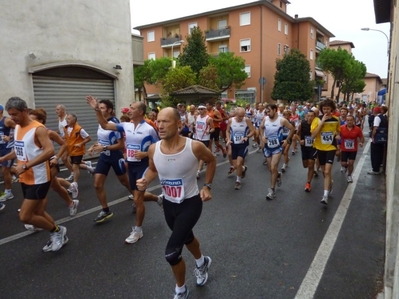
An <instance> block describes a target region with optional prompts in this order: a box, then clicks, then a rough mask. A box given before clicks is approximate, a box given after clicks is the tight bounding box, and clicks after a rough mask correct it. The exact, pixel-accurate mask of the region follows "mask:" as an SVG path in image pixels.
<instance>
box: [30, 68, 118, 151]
mask: <svg viewBox="0 0 399 299" xmlns="http://www.w3.org/2000/svg"><path fill="white" fill-rule="evenodd" d="M33 91H34V99H35V108H44V109H45V110H46V112H47V123H46V126H47V127H48V128H50V129H52V130H58V117H57V115H56V114H55V107H56V106H57V105H59V104H63V105H64V106H65V107H66V111H67V112H71V113H75V114H76V115H77V117H78V123H79V124H80V125H81V126H82V128H84V129H85V130H86V131H87V132H88V133H89V135H90V136H91V138H92V141H91V142H90V143H89V144H88V145H87V147H86V148H88V147H89V146H90V145H92V144H93V143H94V142H95V141H96V140H97V129H98V121H97V118H96V115H95V113H94V111H93V109H92V108H91V107H90V106H89V105H88V104H87V103H86V96H87V95H93V96H94V97H96V98H98V99H109V100H111V101H112V102H114V103H115V100H114V99H115V97H114V81H113V80H112V79H109V80H107V79H101V80H99V79H67V78H54V77H44V76H35V75H33ZM57 149H58V148H57Z"/></svg>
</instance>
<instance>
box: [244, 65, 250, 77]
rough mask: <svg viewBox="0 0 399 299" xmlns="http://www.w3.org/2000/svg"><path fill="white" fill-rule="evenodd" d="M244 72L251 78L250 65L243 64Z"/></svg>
mask: <svg viewBox="0 0 399 299" xmlns="http://www.w3.org/2000/svg"><path fill="white" fill-rule="evenodd" d="M244 72H246V73H247V76H248V78H251V66H250V65H246V66H245V68H244Z"/></svg>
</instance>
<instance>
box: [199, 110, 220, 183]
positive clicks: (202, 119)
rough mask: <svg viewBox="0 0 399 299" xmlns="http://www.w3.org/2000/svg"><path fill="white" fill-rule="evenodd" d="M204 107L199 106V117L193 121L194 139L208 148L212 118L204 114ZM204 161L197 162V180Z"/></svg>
mask: <svg viewBox="0 0 399 299" xmlns="http://www.w3.org/2000/svg"><path fill="white" fill-rule="evenodd" d="M206 111H207V110H206V106H205V105H204V104H199V106H198V112H199V115H198V116H197V117H196V119H195V137H194V139H196V140H198V141H201V142H202V143H203V144H204V145H205V146H206V147H207V148H209V140H210V138H211V133H212V132H213V131H214V130H215V128H214V126H213V120H212V118H211V117H210V116H209V115H207V113H206ZM203 166H204V161H202V160H199V161H198V170H197V179H199V178H200V175H201V171H202V167H203Z"/></svg>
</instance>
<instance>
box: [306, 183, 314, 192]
mask: <svg viewBox="0 0 399 299" xmlns="http://www.w3.org/2000/svg"><path fill="white" fill-rule="evenodd" d="M310 190H312V188H311V187H310V183H306V184H305V191H306V192H310Z"/></svg>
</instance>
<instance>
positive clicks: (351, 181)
mask: <svg viewBox="0 0 399 299" xmlns="http://www.w3.org/2000/svg"><path fill="white" fill-rule="evenodd" d="M347 181H348V183H353V179H352V176H351V175H348V177H347Z"/></svg>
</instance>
